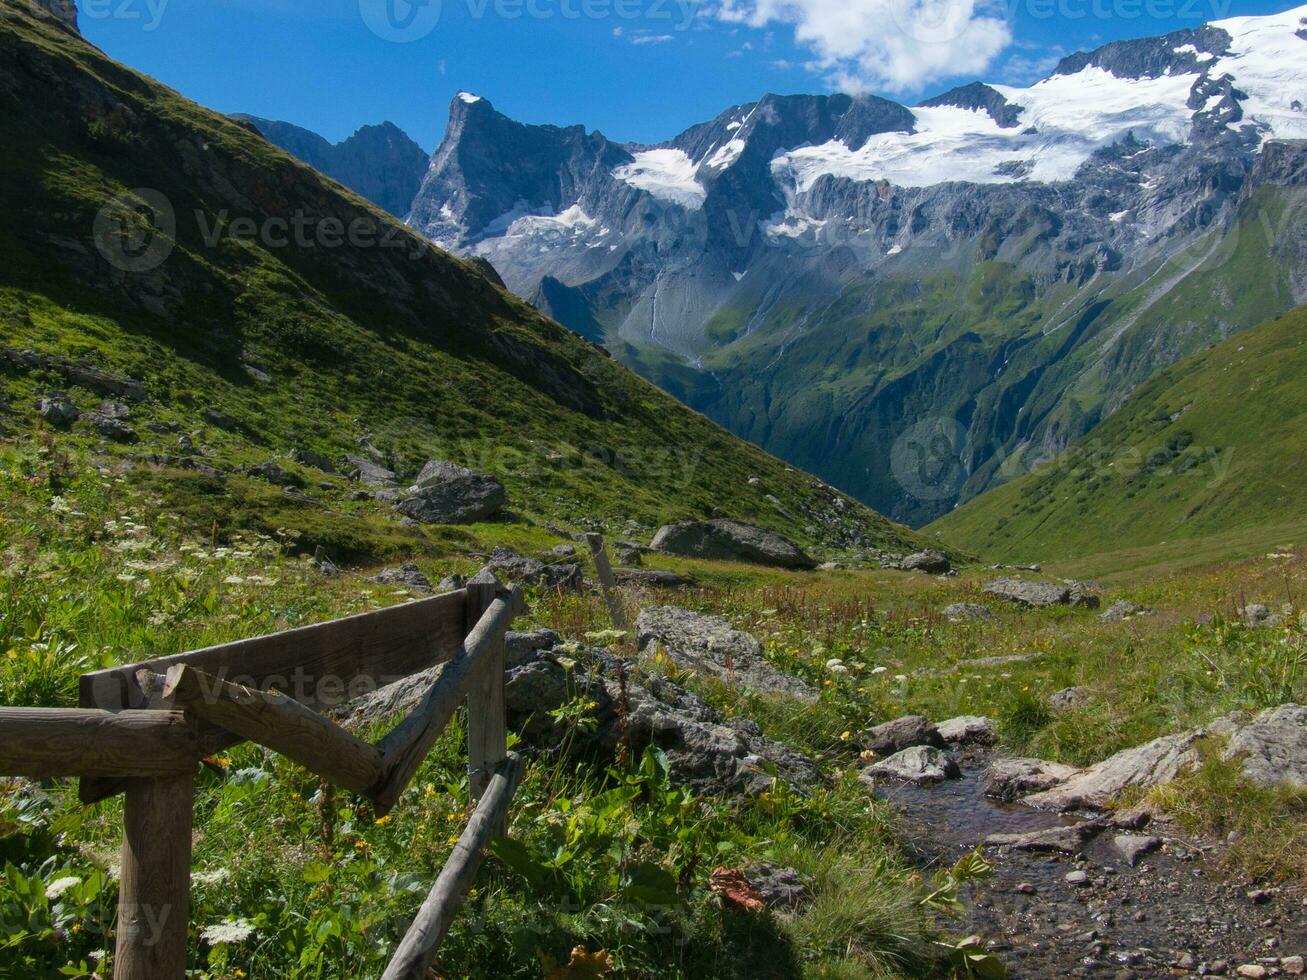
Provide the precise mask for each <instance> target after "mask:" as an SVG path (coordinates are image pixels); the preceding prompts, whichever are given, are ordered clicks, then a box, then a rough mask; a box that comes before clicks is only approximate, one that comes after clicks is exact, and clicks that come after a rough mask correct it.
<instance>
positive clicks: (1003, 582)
mask: <svg viewBox="0 0 1307 980" xmlns="http://www.w3.org/2000/svg"><path fill="white" fill-rule="evenodd" d="M985 594H986V595H992V596H994V597H995V598H998V599H1004V600H1006V601H1008V602H1011V603H1015V604H1016V605H1018V606H1026V607H1028V608H1037V607H1040V606H1058V605H1066V604H1068V603H1069V602H1070V601H1071V590H1070V589H1068V588H1067V587H1066V586H1065V585H1058V584H1057V583H1054V582H1029V581H1027V580H1025V579H1020V578H1000V579H995V580H994V581H992V582H990V583H989V584H988V585H986V586H985Z"/></svg>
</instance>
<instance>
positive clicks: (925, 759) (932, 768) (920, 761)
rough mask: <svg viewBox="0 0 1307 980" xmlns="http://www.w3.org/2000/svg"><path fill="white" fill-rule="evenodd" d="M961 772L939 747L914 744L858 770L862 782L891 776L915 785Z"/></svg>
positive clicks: (955, 776)
mask: <svg viewBox="0 0 1307 980" xmlns="http://www.w3.org/2000/svg"><path fill="white" fill-rule="evenodd" d="M961 775H962V770H960V769H959V768H958V764H957V763H956V762H954V761H953V760H952V759H950V758H949V757H948V756H947V755H945V754H944V753H943V752H941V751H940V750H939V749H937V748H934V747H933V746H930V745H914V746H913V747H912V748H910V749H904V750H903V751H902V752H896V753H895V754H894V755H892V756H890V757H889V758H888V759H882V760H881V761H880V762H875V763H873V764H871V765H870V766H868V767H867V768H866V769H864V770H862V774H861V776H859V777H858V778H860V779H861V780H862V781H863V782H867V783H873V782H874V781H875V780H876V779H895V780H902V781H904V782H909V783H915V784H918V785H922V784H927V783H942V782H943V781H944V780H946V779H957V778H958V777H959V776H961Z"/></svg>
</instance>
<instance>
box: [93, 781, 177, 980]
mask: <svg viewBox="0 0 1307 980" xmlns="http://www.w3.org/2000/svg"><path fill="white" fill-rule="evenodd" d="M194 793H195V777H194V776H193V775H192V774H189V773H188V774H186V775H183V776H165V777H159V778H156V779H132V780H129V781H128V782H127V799H126V801H125V803H124V807H123V831H124V833H123V855H122V872H121V876H120V882H119V886H118V937H117V953H116V954H115V956H114V971H113V975H114V978H115V980H179V978H181V977H184V976H185V975H186V937H187V932H188V927H189V922H190V897H191V820H192V816H193V813H192V811H193V808H194V804H195V799H194Z"/></svg>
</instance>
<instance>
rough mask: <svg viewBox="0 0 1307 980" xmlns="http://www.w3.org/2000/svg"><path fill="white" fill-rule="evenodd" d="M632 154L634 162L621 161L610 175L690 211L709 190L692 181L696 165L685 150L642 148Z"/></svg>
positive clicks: (695, 208) (702, 200) (699, 204)
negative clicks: (623, 162) (620, 164)
mask: <svg viewBox="0 0 1307 980" xmlns="http://www.w3.org/2000/svg"><path fill="white" fill-rule="evenodd" d="M634 156H635V159H634V161H633V162H631V163H625V164H622V166H620V167H618V168H617V169H616V170H614V171H613V176H614V177H616V178H617V179H618V180H620V181H622V182H623V183H627V184H630V185H631V186H632V187H638V188H639V189H640V190H642V191H648V192H649V193H650V194H652V195H653V196H654V197H656V198H658V199H659V200H660V201H669V202H671V203H672V204H679V205H680V206H681V207H683V208H687V209H689V210H692V211H694V210H698V209H699V208H701V207H703V202H704V199H705V198H706V197H707V196H708V192H707V191H706V190H705V189H704V187H703V185H702V184H700V183H699V182H698V181H697V180H695V177H694V175H695V170H696V169H697V168H696V166H695V164H694V161H693V160H691V159H690V157H689V155H688V154H686V152H685V151H684V150H675V149H659V150H642V151H641V152H639V153H636V154H634Z"/></svg>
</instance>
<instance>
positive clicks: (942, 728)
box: [937, 715, 998, 745]
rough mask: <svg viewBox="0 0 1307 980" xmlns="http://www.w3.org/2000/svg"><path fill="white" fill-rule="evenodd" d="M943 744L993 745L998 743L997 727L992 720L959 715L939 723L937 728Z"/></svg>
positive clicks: (977, 716) (976, 716)
mask: <svg viewBox="0 0 1307 980" xmlns="http://www.w3.org/2000/svg"><path fill="white" fill-rule="evenodd" d="M937 731H938V732H939V737H940V738H942V739H943V740H944V741H945V742H951V743H957V744H969V745H993V744H994V743H995V742H997V741H998V725H996V724H995V723H994V720H993V719H992V718H983V717H981V716H979V715H959V716H958V717H956V718H950V719H948V720H947V721H941V722H940V723H939V725H938V727H937Z"/></svg>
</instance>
